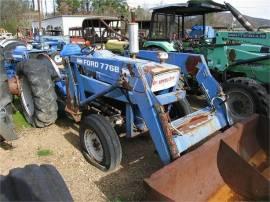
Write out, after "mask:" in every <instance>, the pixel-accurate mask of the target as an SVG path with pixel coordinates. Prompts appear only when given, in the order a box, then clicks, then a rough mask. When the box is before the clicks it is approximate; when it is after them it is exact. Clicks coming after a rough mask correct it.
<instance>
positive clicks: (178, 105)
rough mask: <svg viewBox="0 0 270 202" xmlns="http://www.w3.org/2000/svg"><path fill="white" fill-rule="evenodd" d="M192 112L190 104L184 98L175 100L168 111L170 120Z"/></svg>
mask: <svg viewBox="0 0 270 202" xmlns="http://www.w3.org/2000/svg"><path fill="white" fill-rule="evenodd" d="M191 112H192V109H191V106H190V104H189V102H188V101H187V99H186V98H184V99H182V100H180V101H178V102H175V103H173V104H172V107H171V109H170V112H169V116H170V118H171V120H175V119H179V118H182V117H184V116H186V115H188V114H190V113H191Z"/></svg>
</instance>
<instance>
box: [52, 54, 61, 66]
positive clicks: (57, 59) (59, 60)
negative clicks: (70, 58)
mask: <svg viewBox="0 0 270 202" xmlns="http://www.w3.org/2000/svg"><path fill="white" fill-rule="evenodd" d="M53 60H54V61H55V62H56V63H58V64H59V63H62V60H63V59H62V57H61V56H60V55H55V56H54V58H53Z"/></svg>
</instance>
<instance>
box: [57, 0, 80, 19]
mask: <svg viewBox="0 0 270 202" xmlns="http://www.w3.org/2000/svg"><path fill="white" fill-rule="evenodd" d="M81 3H82V0H57V1H56V4H57V10H58V12H59V13H60V14H62V15H67V14H75V13H77V12H78V9H79V8H80V6H81Z"/></svg>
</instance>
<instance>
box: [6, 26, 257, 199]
mask: <svg viewBox="0 0 270 202" xmlns="http://www.w3.org/2000/svg"><path fill="white" fill-rule="evenodd" d="M133 26H134V23H131V25H130V29H129V30H131V32H132V30H133V29H132V28H131V27H133ZM134 27H135V28H134V29H136V26H134ZM130 36H132V37H130V40H131V43H130V44H131V45H130V46H129V47H130V54H131V55H132V58H129V57H123V56H118V55H115V54H113V53H111V52H110V51H108V50H96V49H95V47H84V48H81V47H80V46H79V45H76V44H68V45H65V46H64V48H63V50H62V51H61V56H62V57H63V59H64V61H65V67H64V69H58V68H57V66H56V67H55V65H54V64H53V62H52V64H51V65H49V64H48V63H46V65H42V64H45V63H42V62H39V63H38V61H37V60H35V59H28V58H27V57H21V58H22V59H23V60H21V62H19V63H20V66H18V68H16V69H18V70H19V71H18V76H19V78H20V79H19V80H20V81H21V83H22V88H20V89H22V90H21V92H20V94H21V95H27V96H24V97H28V98H33V99H27V100H26V99H25V101H24V100H23V99H22V105H23V107H24V108H25V111H30V110H29V109H34V110H32V113H29V114H28V117H29V120H34V123H40V117H42V118H43V119H42V120H43V122H42V123H43V125H41V126H40V127H42V126H46V123H47V122H45V121H44V120H46V119H45V117H46V118H48V119H49V120H50V121H51V120H52V119H50V118H51V115H52V114H54V113H55V112H56V111H57V108H54V107H53V106H56V98H55V95H56V94H57V97H58V98H57V99H58V102H59V103H62V104H64V106H65V111H66V112H67V113H69V114H70V115H71V116H72V117H73V119H74V120H75V121H77V122H80V132H79V133H80V142H81V146H82V151H83V154H84V156H85V157H86V159H87V160H88V161H89V162H90V163H91V164H93V165H94V166H96V167H98V168H99V169H101V170H103V171H112V170H115V169H116V168H117V167H118V166H119V164H120V162H121V158H122V150H121V145H120V141H119V137H118V136H117V133H116V128H121V127H124V128H125V132H126V137H129V138H131V137H134V136H136V135H138V134H140V133H142V132H146V131H149V134H150V136H151V139H152V141H153V143H154V146H155V149H156V151H157V153H158V155H159V157H160V159H161V161H162V162H163V163H164V164H165V165H167V166H165V167H164V168H162V169H161V170H160V171H158V172H157V173H161V174H157V175H161V177H160V176H159V177H153V176H155V175H156V174H155V173H154V174H153V176H152V177H151V178H149V179H147V180H146V183H147V184H148V186H149V187H151V190H152V191H151V193H153V196H158V198H159V199H164V198H162V197H165V198H166V199H170V200H177V201H179V200H184V199H185V198H184V197H183V198H182V196H180V198H179V195H173V196H171V195H170V194H167V193H168V189H165V190H164V189H162V188H164V185H165V186H169V185H172V186H173V187H171V188H172V189H169V191H172V192H174V193H178V191H180V192H181V191H182V190H188V191H189V192H188V193H191V190H193V191H194V190H195V189H192V186H196V184H197V180H196V181H194V180H190V179H189V180H190V182H189V187H187V186H186V185H185V186H184V187H186V189H181V188H182V187H181V188H180V190H179V186H178V185H179V183H182V179H183V180H186V179H187V177H188V178H190V175H186V174H185V173H184V172H182V171H185V170H191V169H193V167H190V166H189V164H190V161H192V158H193V157H192V156H194V155H193V154H192V152H196V153H197V152H198V151H200V150H199V149H200V148H201V147H207V146H205V145H207V143H208V142H212V143H211V144H213V141H214V144H215V147H216V148H218V147H219V143H220V141H219V140H220V139H224V141H225V138H230V137H234V136H235V135H234V134H235V133H237V132H239V134H242V135H243V136H246V131H239V130H240V129H239V128H236V127H233V128H230V129H228V130H226V131H225V132H224V133H223V134H222V135H221V134H219V135H218V136H216V135H215V134H214V133H215V132H217V131H219V130H222V129H226V128H228V127H229V126H230V125H231V124H232V120H231V119H230V112H229V111H228V108H227V106H226V96H225V95H224V94H223V91H222V88H221V86H220V85H219V84H218V83H217V82H216V80H215V79H214V78H213V77H212V75H211V73H210V72H209V70H208V67H207V64H206V62H205V60H204V57H203V56H202V55H196V54H186V53H175V55H174V57H176V58H177V59H179V61H183V63H182V66H180V65H179V66H176V65H173V64H167V63H164V60H166V53H165V54H164V53H160V52H152V53H154V54H155V55H156V57H157V58H158V60H159V62H153V61H148V60H142V59H136V58H135V55H136V53H137V52H138V44H135V43H134V41H136V40H138V37H136V34H134V33H133V34H130ZM133 36H134V37H133ZM132 40H134V41H132ZM23 50H24V49H23V48H22V47H17V48H16V49H15V50H14V51H13V57H14V58H15V56H16V55H17V58H19V57H18V55H22V56H25V51H23ZM19 51H21V54H19ZM188 61H190V62H188ZM192 61H197V62H195V63H194V62H192ZM37 63H38V64H37ZM186 64H188V65H186ZM34 66H35V67H36V68H38V69H37V70H36V71H35V70H34V69H33V68H32V67H34ZM179 67H180V68H179ZM42 68H43V69H42ZM182 69H183V71H185V69H193V70H194V75H195V77H196V79H197V81H198V83H199V85H200V87H201V90H202V91H203V92H204V93H205V95H206V97H207V101H208V106H207V107H205V108H202V109H200V110H198V111H195V112H192V113H191V109H190V106H189V104H188V102H187V100H186V92H185V90H184V89H183V88H182V86H181V85H179V80H183V78H182V76H181V71H180V70H182ZM10 70H11V71H12V69H10ZM42 70H43V71H42ZM46 70H48V71H46ZM35 72H38V73H36V74H35ZM41 72H42V74H41ZM14 74H16V72H15V73H14ZM52 81H53V82H54V86H55V89H54V88H53V83H52ZM41 83H42V84H43V85H39V84H41ZM41 87H43V88H42V89H40V90H38V91H37V90H36V89H38V88H41ZM44 89H47V90H46V91H45V90H44ZM41 104H42V105H41ZM31 106H32V107H31ZM41 111H42V112H43V113H42V114H40V112H41ZM246 125H247V124H245V125H244V126H246ZM250 125H251V124H248V126H250ZM250 132H252V130H250ZM217 139H218V140H217ZM206 140H208V141H206ZM205 141H206V143H204V142H205ZM199 144H203V145H202V146H200V147H199V148H197V149H196V147H197V146H198V145H199ZM231 144H232V145H234V144H238V139H237V138H235V139H233V140H232V141H230V142H229V143H228V145H229V146H231ZM207 148H208V147H207ZM233 148H234V147H233ZM191 150H194V151H191ZM190 151H191V152H190ZM214 151H215V150H214ZM222 153H223V152H221V156H224V154H222ZM199 154H200V155H199V156H197V158H198V159H199V160H198V161H195V162H193V161H192V162H193V163H195V164H196V163H198V165H199V164H200V165H199V167H197V170H195V171H194V172H195V173H196V174H198V175H200V176H201V177H205V175H206V173H203V172H200V166H202V167H207V165H208V161H205V160H204V159H205V158H207V159H208V160H209V162H211V166H212V165H216V164H215V158H214V157H215V154H216V153H214V152H213V153H212V152H211V151H210V152H199ZM225 154H226V152H225ZM197 155H198V154H197ZM209 155H210V156H209ZM182 156H183V157H182ZM195 156H196V155H195ZM179 157H180V158H179ZM194 158H195V157H194ZM182 159H186V160H185V161H184V162H186V163H187V164H186V166H184V165H182V166H180V167H178V166H179V164H181V161H182ZM228 165H230V164H229V163H228ZM235 166H236V167H237V165H236V164H235ZM181 167H182V169H181ZM170 168H171V169H170ZM194 168H195V167H194ZM167 169H169V170H167ZM225 169H226V168H225ZM179 173H182V177H181V175H180V174H179ZM178 174H179V175H178ZM209 174H211V172H209V173H207V178H206V179H207V182H208V181H209ZM216 174H218V172H216ZM222 174H223V173H222ZM168 175H169V177H168V178H167V177H166V176H168ZM183 175H184V176H183ZM202 175H204V176H202ZM162 176H164V177H165V178H162ZM171 177H173V179H172V178H171ZM181 178H182V179H181ZM176 179H177V183H176ZM226 179H227V178H226ZM205 182H206V181H205ZM219 182H220V180H219ZM155 183H157V184H159V185H160V184H162V187H159V186H157V187H156V186H155V185H154V184H155ZM232 184H233V183H232ZM213 185H215V187H213V189H214V188H217V187H218V185H221V184H220V183H217V184H213ZM203 187H205V186H201V188H203ZM174 188H175V189H177V190H175V189H174ZM155 193H156V194H155ZM208 194H209V193H208ZM161 196H162V197H161ZM183 196H184V195H183ZM194 196H195V195H194ZM197 196H198V195H196V197H197ZM203 196H205V195H203ZM192 198H193V195H192V196H190V200H192ZM194 198H195V197H194ZM202 198H203V197H202ZM203 199H204V198H203Z"/></svg>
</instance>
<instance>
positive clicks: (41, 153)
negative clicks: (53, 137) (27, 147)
mask: <svg viewBox="0 0 270 202" xmlns="http://www.w3.org/2000/svg"><path fill="white" fill-rule="evenodd" d="M37 155H38V156H39V157H44V156H50V155H53V151H52V150H50V149H39V150H38V151H37Z"/></svg>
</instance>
